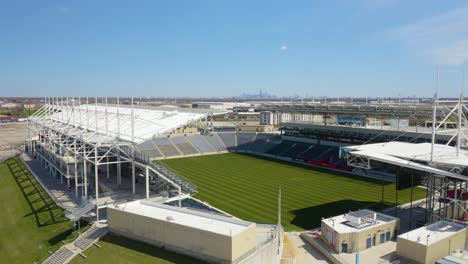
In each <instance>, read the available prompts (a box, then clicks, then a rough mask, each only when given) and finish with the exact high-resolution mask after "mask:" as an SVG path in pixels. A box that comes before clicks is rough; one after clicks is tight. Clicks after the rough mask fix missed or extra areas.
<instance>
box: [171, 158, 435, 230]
mask: <svg viewBox="0 0 468 264" xmlns="http://www.w3.org/2000/svg"><path fill="white" fill-rule="evenodd" d="M163 162H164V163H165V164H166V165H168V166H169V167H171V168H172V169H173V170H174V171H176V172H177V173H179V174H180V175H182V176H184V177H186V178H188V179H189V180H191V181H192V182H193V183H195V185H196V186H197V189H198V193H197V194H196V195H195V196H194V197H195V198H198V199H200V200H203V201H206V202H208V203H209V204H211V205H213V206H215V207H217V208H220V209H221V210H224V211H226V212H228V213H230V214H232V215H235V216H237V217H239V218H241V219H244V220H248V221H254V222H257V223H276V222H277V208H278V204H277V200H278V190H279V188H281V192H282V217H281V221H282V224H283V226H284V227H285V229H286V231H290V230H304V229H311V228H314V227H318V226H320V220H321V218H322V217H329V216H334V215H338V214H341V213H345V212H348V211H350V210H357V209H360V208H363V207H369V208H371V209H380V208H382V204H378V205H377V204H376V203H378V202H380V201H381V188H382V187H381V183H380V182H378V181H373V180H368V179H362V178H358V177H353V176H348V175H340V174H337V173H332V172H328V171H324V170H317V169H313V168H306V167H303V166H300V165H295V164H291V163H285V162H278V161H273V160H268V159H264V158H261V157H256V156H249V155H243V154H235V153H228V154H219V155H208V156H198V157H190V158H180V159H168V160H164V161H163ZM384 193H385V205H384V206H393V205H394V204H395V184H386V185H385V187H384ZM425 193H426V192H425V189H423V188H414V191H413V195H414V200H417V199H421V198H424V197H425ZM409 200H410V189H405V190H401V191H399V192H398V204H404V203H407V202H409Z"/></svg>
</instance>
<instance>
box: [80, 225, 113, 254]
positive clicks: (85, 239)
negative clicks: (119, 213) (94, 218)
mask: <svg viewBox="0 0 468 264" xmlns="http://www.w3.org/2000/svg"><path fill="white" fill-rule="evenodd" d="M105 234H107V227H98V226H96V225H93V226H92V227H91V228H90V229H88V230H87V231H86V232H85V233H83V234H82V235H81V236H80V237H79V238H78V239H77V240H76V241H75V242H74V243H73V244H75V246H77V247H78V248H80V249H81V250H83V251H84V250H86V249H87V248H88V247H90V246H91V245H93V244H94V243H95V242H96V241H97V240H98V239H99V238H101V237H103V236H104V235H105Z"/></svg>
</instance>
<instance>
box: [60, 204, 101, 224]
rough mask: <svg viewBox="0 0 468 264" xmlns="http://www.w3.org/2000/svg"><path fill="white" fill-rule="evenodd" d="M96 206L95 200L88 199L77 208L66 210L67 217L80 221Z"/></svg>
mask: <svg viewBox="0 0 468 264" xmlns="http://www.w3.org/2000/svg"><path fill="white" fill-rule="evenodd" d="M95 207H96V201H95V200H86V201H85V202H84V203H83V204H82V205H80V206H79V207H77V208H74V209H69V210H66V211H65V217H66V218H68V219H70V220H71V221H78V220H79V219H80V218H81V217H83V216H84V215H86V214H87V213H89V212H90V211H91V210H93V209H94V208H95Z"/></svg>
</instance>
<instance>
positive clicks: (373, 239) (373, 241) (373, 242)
mask: <svg viewBox="0 0 468 264" xmlns="http://www.w3.org/2000/svg"><path fill="white" fill-rule="evenodd" d="M375 237H376V235H374V237H373V238H372V246H375Z"/></svg>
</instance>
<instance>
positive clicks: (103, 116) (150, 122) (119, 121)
mask: <svg viewBox="0 0 468 264" xmlns="http://www.w3.org/2000/svg"><path fill="white" fill-rule="evenodd" d="M131 113H132V108H129V107H119V108H118V107H117V106H115V105H110V106H107V107H106V106H103V105H86V104H84V105H80V106H76V107H66V108H62V109H61V112H56V113H54V114H52V115H50V116H49V118H51V119H53V120H55V121H58V122H66V123H68V124H70V125H73V126H76V127H80V128H82V129H87V130H90V131H95V132H97V133H99V134H104V135H108V136H111V137H119V138H120V139H123V140H128V141H132V114H131ZM133 113H134V121H133V123H134V140H133V142H135V143H137V144H138V143H141V142H143V141H145V140H148V139H150V138H152V137H154V136H158V135H162V134H164V133H167V132H170V131H172V130H174V129H177V128H179V127H182V126H185V125H188V124H190V123H192V122H194V121H197V120H200V119H201V118H203V117H205V116H207V113H200V112H191V111H184V110H183V109H167V110H166V109H164V110H161V109H141V108H134V109H133ZM96 121H97V122H96Z"/></svg>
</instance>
